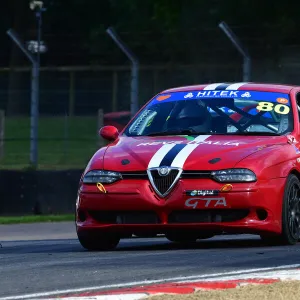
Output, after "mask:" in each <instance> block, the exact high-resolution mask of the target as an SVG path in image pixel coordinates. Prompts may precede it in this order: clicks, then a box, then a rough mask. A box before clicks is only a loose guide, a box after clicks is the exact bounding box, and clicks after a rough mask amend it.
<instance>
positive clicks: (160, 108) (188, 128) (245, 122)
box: [124, 90, 293, 136]
mask: <svg viewBox="0 0 300 300" xmlns="http://www.w3.org/2000/svg"><path fill="white" fill-rule="evenodd" d="M292 130H293V115H292V109H291V103H290V100H289V95H288V94H282V93H272V92H257V91H226V90H224V91H210V90H202V91H189V92H175V93H168V94H160V95H158V96H156V97H155V98H154V99H152V101H151V102H150V103H149V104H148V105H147V106H146V107H145V108H144V109H143V110H142V111H141V112H140V113H139V114H138V116H137V117H136V118H135V119H134V120H133V122H132V123H131V125H130V126H129V127H127V128H126V130H125V132H124V135H126V136H151V135H152V136H155V135H168V134H172V135H176V134H178V135H180V134H182V135H185V134H188V135H192V134H241V135H246V134H249V135H250V134H252V135H283V134H286V133H289V132H291V131H292Z"/></svg>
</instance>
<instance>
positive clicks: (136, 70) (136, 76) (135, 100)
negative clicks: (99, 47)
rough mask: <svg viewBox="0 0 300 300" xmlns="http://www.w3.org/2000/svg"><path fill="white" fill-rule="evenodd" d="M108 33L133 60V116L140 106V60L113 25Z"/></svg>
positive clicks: (131, 105) (131, 108)
mask: <svg viewBox="0 0 300 300" xmlns="http://www.w3.org/2000/svg"><path fill="white" fill-rule="evenodd" d="M106 32H107V34H109V36H110V37H111V38H112V39H113V40H114V42H115V43H116V44H117V45H118V47H119V48H120V49H121V50H122V51H123V52H124V53H125V54H126V56H127V57H128V58H129V59H130V61H131V103H130V112H131V117H133V116H134V115H135V114H136V113H137V111H138V108H139V98H138V87H139V61H138V59H137V57H136V56H135V55H134V54H133V53H132V51H131V50H130V49H129V48H128V47H127V45H126V44H125V43H124V42H123V41H122V40H121V39H120V37H119V36H118V35H117V33H116V32H115V30H114V29H113V27H109V28H108V29H107V30H106Z"/></svg>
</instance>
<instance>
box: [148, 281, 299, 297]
mask: <svg viewBox="0 0 300 300" xmlns="http://www.w3.org/2000/svg"><path fill="white" fill-rule="evenodd" d="M299 295H300V281H282V282H277V283H273V284H261V285H246V286H241V287H239V288H234V289H227V290H215V291H198V292H196V293H194V294H188V295H161V296H153V297H151V300H241V299H243V300H257V299H259V300H269V299H272V300H285V299H288V300H298V299H299Z"/></svg>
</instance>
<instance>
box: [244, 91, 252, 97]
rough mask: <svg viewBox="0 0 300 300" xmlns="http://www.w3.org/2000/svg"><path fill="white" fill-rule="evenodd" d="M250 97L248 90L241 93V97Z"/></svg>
mask: <svg viewBox="0 0 300 300" xmlns="http://www.w3.org/2000/svg"><path fill="white" fill-rule="evenodd" d="M245 97H246V98H250V97H251V94H250V93H249V92H246V93H244V94H242V98H245Z"/></svg>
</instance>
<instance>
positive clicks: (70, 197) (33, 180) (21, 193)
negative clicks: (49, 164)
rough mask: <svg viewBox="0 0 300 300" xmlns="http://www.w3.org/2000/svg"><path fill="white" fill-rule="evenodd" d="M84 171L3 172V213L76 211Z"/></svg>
mask: <svg viewBox="0 0 300 300" xmlns="http://www.w3.org/2000/svg"><path fill="white" fill-rule="evenodd" d="M82 172H83V170H65V171H10V170H1V171H0V215H2V216H4V215H28V214H60V213H73V212H74V210H75V202H76V196H77V189H78V183H79V179H80V176H81V174H82Z"/></svg>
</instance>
